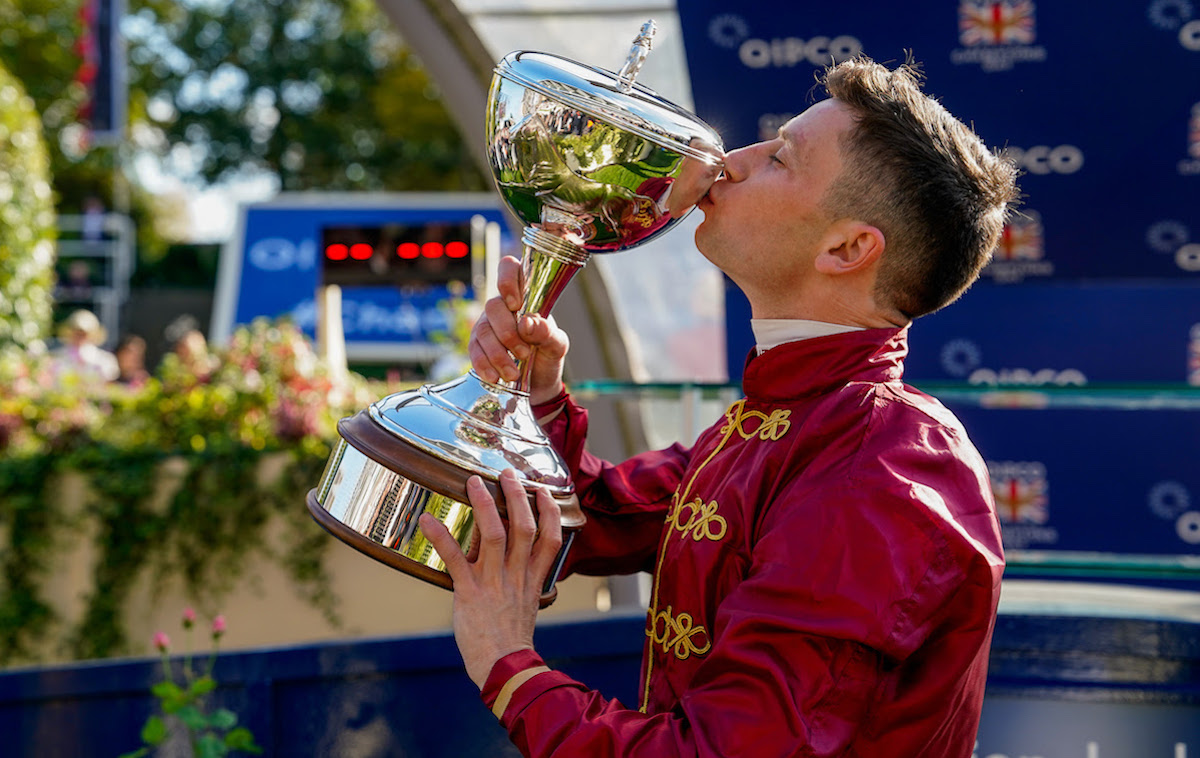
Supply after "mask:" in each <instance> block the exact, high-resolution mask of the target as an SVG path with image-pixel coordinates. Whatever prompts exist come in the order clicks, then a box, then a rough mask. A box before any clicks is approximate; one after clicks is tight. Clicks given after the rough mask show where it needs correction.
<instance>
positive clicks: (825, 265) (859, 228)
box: [815, 219, 886, 275]
mask: <svg viewBox="0 0 1200 758" xmlns="http://www.w3.org/2000/svg"><path fill="white" fill-rule="evenodd" d="M885 246H886V240H885V239H884V237H883V232H881V231H880V230H879V228H878V227H875V226H871V225H870V224H866V223H863V222H862V221H851V220H849V219H845V220H842V221H839V222H837V223H835V224H834V225H833V226H832V227H830V229H829V232H828V233H827V234H826V235H825V237H824V239H823V240H822V246H821V252H820V253H819V254H818V255H817V259H816V261H815V265H816V267H817V271H819V272H821V273H822V274H829V275H836V274H853V273H861V272H864V271H867V270H868V269H870V268H872V267H873V266H874V265H875V264H876V263H878V262H879V259H880V258H881V257H882V256H883V249H884V247H885Z"/></svg>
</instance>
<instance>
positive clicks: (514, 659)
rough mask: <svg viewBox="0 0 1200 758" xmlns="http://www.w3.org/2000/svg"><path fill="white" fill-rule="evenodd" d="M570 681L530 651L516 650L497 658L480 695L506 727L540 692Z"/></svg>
mask: <svg viewBox="0 0 1200 758" xmlns="http://www.w3.org/2000/svg"><path fill="white" fill-rule="evenodd" d="M569 683H570V679H569V678H567V677H565V676H564V675H563V674H560V673H557V672H554V671H551V670H550V668H549V667H548V666H546V662H545V661H543V660H542V657H541V656H540V655H538V654H537V653H536V652H534V651H533V650H518V651H517V652H515V653H509V654H508V655H506V656H504V657H503V658H501V659H500V660H498V661H496V663H495V665H494V666H492V670H491V672H490V673H489V674H488V678H487V681H485V682H484V683H483V689H482V690H481V691H480V693H479V694H480V697H482V698H483V702H484V705H486V706H487V707H488V708H489V709H491V711H492V713H493V714H495V716H496V718H497V719H499V720H500V724H501V726H503V727H504V728H505V729H507V728H508V726H509V724H510V723H511V722H512V720H513V719H514V718H515V717H516V716H517V715H519V714H520V713H521V711H523V710H525V707H526V706H527V705H529V703H530V702H531V701H533V700H534V699H535V698H537V697H538V696H539V695H541V694H542V693H543V692H545V691H546V690H551V689H554V688H555V687H561V686H563V685H564V684H569ZM505 716H508V718H505Z"/></svg>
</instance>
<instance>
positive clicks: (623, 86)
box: [617, 19, 658, 92]
mask: <svg viewBox="0 0 1200 758" xmlns="http://www.w3.org/2000/svg"><path fill="white" fill-rule="evenodd" d="M657 31H658V24H656V23H654V19H650V20H649V21H647V22H646V23H644V24H642V30H641V31H640V32H638V36H637V38H636V39H634V40H633V47H631V48H630V49H629V57H628V58H626V59H625V65H624V66H622V67H621V72H620V73H619V74H617V89H618V90H619V91H621V92H629V91H630V90H632V89H633V80H634V79H636V78H637V75H638V72H639V71H641V70H642V63H643V62H645V60H646V56H647V55H649V54H650V48H651V46H652V45H653V44H654V33H655V32H657Z"/></svg>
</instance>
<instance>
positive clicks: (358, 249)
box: [350, 242, 375, 261]
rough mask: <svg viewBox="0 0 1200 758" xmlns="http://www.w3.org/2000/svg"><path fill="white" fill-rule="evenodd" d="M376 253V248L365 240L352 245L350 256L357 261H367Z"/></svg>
mask: <svg viewBox="0 0 1200 758" xmlns="http://www.w3.org/2000/svg"><path fill="white" fill-rule="evenodd" d="M374 253H375V248H373V247H371V246H370V245H368V244H367V243H365V242H356V243H355V244H353V245H351V246H350V257H351V258H353V259H354V260H356V261H365V260H367V259H368V258H370V257H371V256H372V255H373V254H374Z"/></svg>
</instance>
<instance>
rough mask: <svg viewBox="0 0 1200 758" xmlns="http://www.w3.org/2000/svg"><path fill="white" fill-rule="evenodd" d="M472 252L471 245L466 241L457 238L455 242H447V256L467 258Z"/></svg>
mask: <svg viewBox="0 0 1200 758" xmlns="http://www.w3.org/2000/svg"><path fill="white" fill-rule="evenodd" d="M470 252H471V247H470V245H468V244H467V243H465V242H462V241H459V240H455V241H454V242H447V243H446V257H447V258H466V257H467V255H468V254H469V253H470Z"/></svg>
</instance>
